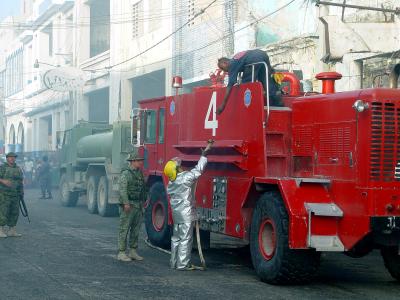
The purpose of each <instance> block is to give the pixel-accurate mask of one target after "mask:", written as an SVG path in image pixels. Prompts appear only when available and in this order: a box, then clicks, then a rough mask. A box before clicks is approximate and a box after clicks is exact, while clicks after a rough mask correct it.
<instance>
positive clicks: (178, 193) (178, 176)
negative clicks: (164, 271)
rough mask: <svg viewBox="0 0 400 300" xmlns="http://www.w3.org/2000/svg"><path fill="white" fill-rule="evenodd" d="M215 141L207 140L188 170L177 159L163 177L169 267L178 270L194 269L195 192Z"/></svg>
mask: <svg viewBox="0 0 400 300" xmlns="http://www.w3.org/2000/svg"><path fill="white" fill-rule="evenodd" d="M213 142H214V141H212V140H209V141H208V144H207V147H206V148H205V149H204V150H202V155H201V157H200V159H199V161H198V163H197V165H196V167H195V168H193V169H192V170H190V171H184V170H183V169H182V167H181V161H180V159H179V158H173V159H172V160H170V161H168V162H167V164H166V165H165V168H164V174H165V175H166V176H167V177H168V179H169V183H168V187H167V193H168V195H169V198H170V205H171V209H172V218H173V220H174V227H173V234H172V238H171V261H170V264H171V268H173V269H177V270H195V269H197V267H196V266H194V265H192V264H191V263H190V257H191V252H192V244H193V223H194V221H196V219H197V214H196V209H195V199H194V189H195V185H196V182H197V180H198V178H199V177H200V176H201V174H202V173H203V171H204V169H205V167H206V165H207V157H206V156H207V153H208V152H209V150H210V149H211V146H212V144H213Z"/></svg>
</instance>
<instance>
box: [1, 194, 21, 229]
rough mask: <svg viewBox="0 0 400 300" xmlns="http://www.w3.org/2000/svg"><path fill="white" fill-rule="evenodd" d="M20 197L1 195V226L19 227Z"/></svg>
mask: <svg viewBox="0 0 400 300" xmlns="http://www.w3.org/2000/svg"><path fill="white" fill-rule="evenodd" d="M18 200H19V199H18V197H15V196H9V195H4V194H0V226H5V225H8V226H10V227H14V226H15V225H17V221H18V216H19V201H18Z"/></svg>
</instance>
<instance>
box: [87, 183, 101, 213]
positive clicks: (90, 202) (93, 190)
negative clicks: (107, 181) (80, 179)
mask: <svg viewBox="0 0 400 300" xmlns="http://www.w3.org/2000/svg"><path fill="white" fill-rule="evenodd" d="M98 182H99V180H98V178H97V177H95V176H90V177H89V180H88V183H87V186H86V198H87V208H88V211H89V212H90V213H91V214H97V185H98Z"/></svg>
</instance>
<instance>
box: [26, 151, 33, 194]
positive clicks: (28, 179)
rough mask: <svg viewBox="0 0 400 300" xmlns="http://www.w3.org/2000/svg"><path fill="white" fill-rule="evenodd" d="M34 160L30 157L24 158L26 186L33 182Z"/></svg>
mask: <svg viewBox="0 0 400 300" xmlns="http://www.w3.org/2000/svg"><path fill="white" fill-rule="evenodd" d="M32 172H33V161H32V160H31V159H29V158H26V157H25V159H24V173H25V181H26V182H25V187H26V185H28V186H31V184H32Z"/></svg>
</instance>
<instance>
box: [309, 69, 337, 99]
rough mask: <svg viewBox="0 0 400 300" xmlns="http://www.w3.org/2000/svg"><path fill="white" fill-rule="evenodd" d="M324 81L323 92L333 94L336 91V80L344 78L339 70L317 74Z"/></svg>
mask: <svg viewBox="0 0 400 300" xmlns="http://www.w3.org/2000/svg"><path fill="white" fill-rule="evenodd" d="M315 78H317V79H318V80H321V81H322V94H333V93H334V92H335V80H338V79H340V78H342V74H340V73H337V72H322V73H319V74H317V75H316V76H315Z"/></svg>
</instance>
